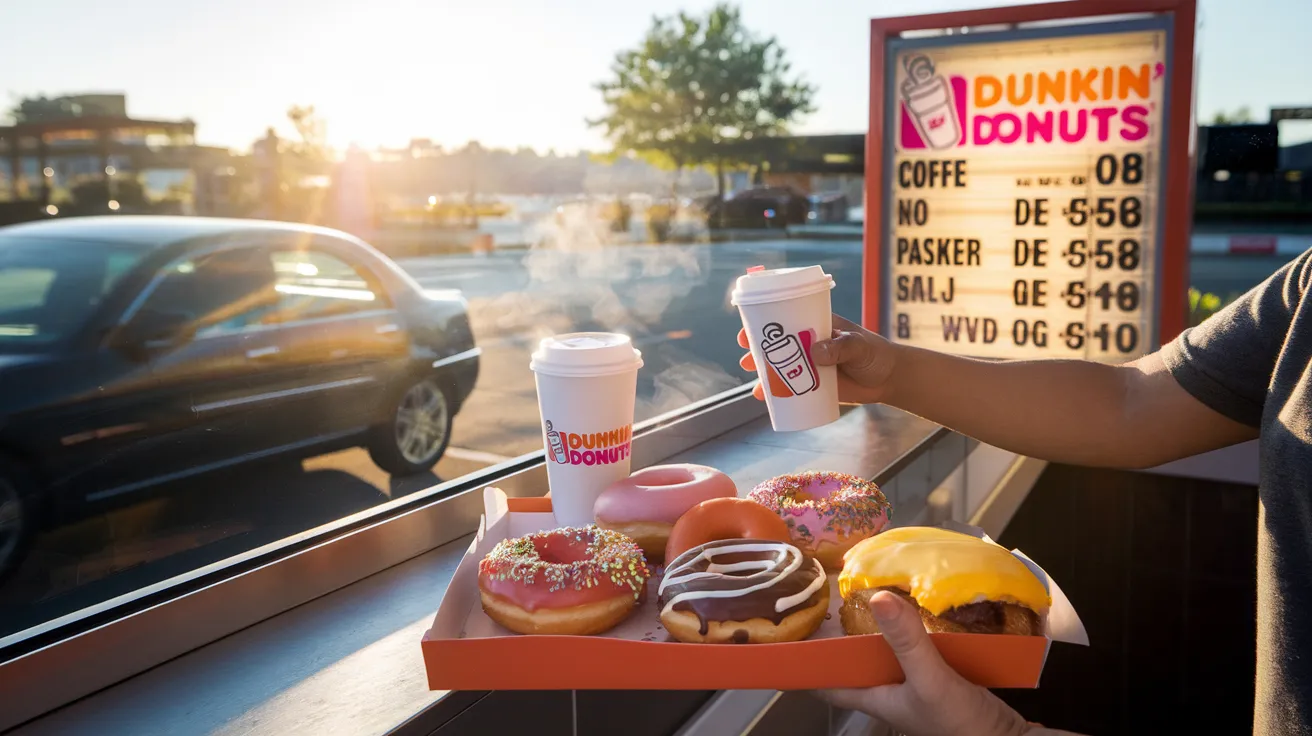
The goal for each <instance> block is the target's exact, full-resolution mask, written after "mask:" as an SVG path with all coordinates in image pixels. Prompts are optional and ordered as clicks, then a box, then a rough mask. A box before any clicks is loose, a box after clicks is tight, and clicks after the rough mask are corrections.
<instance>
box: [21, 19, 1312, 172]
mask: <svg viewBox="0 0 1312 736" xmlns="http://www.w3.org/2000/svg"><path fill="white" fill-rule="evenodd" d="M1200 2H1201V15H1202V23H1203V27H1202V29H1201V32H1200V36H1199V51H1200V55H1201V59H1200V64H1201V66H1200V72H1199V79H1198V93H1197V94H1198V97H1197V108H1198V112H1199V115H1200V117H1201V118H1204V119H1207V118H1210V117H1211V116H1212V115H1213V114H1214V113H1215V112H1217V111H1221V110H1225V111H1232V110H1235V109H1236V108H1239V107H1241V106H1247V107H1249V108H1250V109H1251V111H1252V113H1253V115H1254V118H1255V119H1257V120H1265V119H1266V115H1267V110H1268V108H1270V107H1271V106H1281V105H1293V106H1302V105H1312V76H1309V75H1308V74H1307V69H1308V68H1309V65H1308V61H1307V59H1308V56H1307V54H1308V47H1309V45H1312V35H1310V33H1309V29H1312V0H1200ZM998 4H1000V3H997V2H992V3H989V2H962V0H809V1H803V2H799V1H798V0H742V2H741V6H742V8H743V16H744V20H745V22H746V23H747V25H748V27H749V28H751V29H752V30H753V31H754V32H756V33H758V34H761V35H772V36H775V37H777V38H778V39H779V42H780V43H781V44H782V46H783V47H784V48H785V49H786V50H787V51H788V54H789V57H790V59H791V60H792V62H793V66H794V69H795V70H796V71H798V72H800V73H801V74H802V75H804V76H805V78H806V79H807V80H809V81H810V82H812V83H813V84H815V85H816V86H817V87H818V93H817V95H816V98H815V103H816V107H817V108H818V110H817V111H816V112H815V113H814V114H812V115H811V116H809V117H808V118H807V119H805V120H804V121H802V122H801V123H800V124H799V125H797V126H796V127H795V130H796V132H802V133H833V132H860V131H863V130H864V129H865V127H866V111H867V97H868V94H869V93H868V87H867V78H868V73H867V67H868V63H869V62H868V53H869V24H868V20H869V18H871V17H874V16H890V15H903V14H909V13H912V12H934V11H943V10H961V9H966V8H974V7H984V6H988V5H998ZM710 5H712V2H710V1H709V0H604V1H603V0H553V2H542V1H541V0H478V1H477V2H470V1H469V0H459V1H457V2H453V1H452V0H366V1H363V2H362V1H361V0H225V1H224V2H222V3H215V2H212V1H211V0H205V1H204V2H202V1H200V0H116V1H115V2H112V3H107V2H103V0H0V29H4V33H3V37H4V42H3V43H0V70H3V72H0V93H2V92H7V93H8V94H9V95H10V96H11V97H13V96H24V95H32V94H36V93H44V94H47V95H56V94H65V93H76V92H108V91H114V92H126V93H127V95H128V112H129V113H130V114H131V115H133V116H137V117H145V118H161V119H180V118H191V119H193V120H195V121H196V122H197V124H198V125H197V137H198V139H199V142H201V143H206V144H213V145H223V146H229V147H232V148H235V149H248V148H249V147H250V144H251V142H252V141H254V140H255V139H256V138H258V137H260V136H261V135H262V134H263V133H264V131H265V129H266V128H268V127H269V126H271V125H272V126H277V127H279V128H280V129H281V130H283V131H284V132H286V131H288V130H289V126H287V124H286V110H287V108H288V107H289V106H290V105H293V104H300V105H314V106H315V107H316V109H317V110H318V111H319V112H320V113H321V114H322V116H323V117H324V119H325V121H326V123H327V132H328V137H329V141H330V143H332V144H333V145H334V146H338V147H344V146H346V145H348V144H352V143H355V144H359V145H362V146H366V147H374V146H378V145H404V144H405V142H406V141H408V140H410V139H411V138H421V137H422V138H430V139H432V140H434V141H436V142H438V143H440V144H442V145H445V146H459V145H463V144H464V143H466V142H468V141H470V140H478V141H479V142H480V143H482V144H483V145H485V146H497V147H508V148H515V147H519V146H531V147H533V148H536V149H538V150H539V151H543V152H545V151H546V150H547V149H549V148H554V149H555V150H556V151H558V152H562V153H563V152H569V151H576V150H581V149H588V150H600V149H602V148H604V147H605V144H604V141H603V140H602V139H601V137H600V135H599V134H598V132H597V131H596V130H595V129H591V128H589V126H588V125H587V122H586V120H587V119H588V118H590V117H596V116H598V115H599V114H600V113H601V111H602V108H601V101H600V95H599V93H598V92H597V91H596V89H595V88H594V87H593V85H594V84H595V83H596V82H597V81H599V80H601V79H603V78H605V77H606V74H607V69H608V66H609V64H610V61H611V59H612V58H613V57H614V55H615V53H616V52H617V51H618V50H620V49H622V48H626V47H629V46H632V45H634V44H636V43H637V42H638V41H639V40H640V39H641V38H642V36H643V34H644V32H645V30H646V28H647V27H648V26H649V25H650V22H651V18H652V16H653V15H665V14H670V13H674V12H677V11H679V10H689V11H699V10H704V9H705V8H707V7H709V6H710ZM7 102H8V101H7V100H4V99H0V104H4V103H7ZM6 106H7V105H6ZM1302 140H1312V122H1294V123H1285V124H1282V129H1281V142H1282V143H1284V144H1288V143H1292V142H1298V141H1302Z"/></svg>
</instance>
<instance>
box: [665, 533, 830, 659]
mask: <svg viewBox="0 0 1312 736" xmlns="http://www.w3.org/2000/svg"><path fill="white" fill-rule="evenodd" d="M659 600H660V607H661V623H662V624H663V625H664V626H665V630H666V631H668V632H670V634H671V635H672V636H673V637H674V638H675V639H678V640H679V641H685V642H694V643H706V644H765V643H772V642H785V641H799V640H801V639H805V638H806V637H808V636H810V635H811V634H813V633H815V630H816V629H818V628H820V624H821V623H822V622H824V620H825V613H826V612H827V611H828V610H829V585H828V581H827V580H826V578H825V570H824V566H822V565H821V564H820V563H819V562H817V561H816V560H815V559H814V558H812V557H810V556H808V555H807V554H805V553H804V552H802V551H801V550H799V549H798V548H797V547H795V546H793V545H791V544H788V543H787V542H776V541H771V540H764V539H723V540H718V541H714V542H707V543H706V544H703V545H700V546H698V547H693V548H692V549H689V550H687V551H685V552H684V553H683V554H681V555H679V556H678V557H676V558H674V560H672V561H669V562H668V563H667V565H666V569H665V577H664V579H662V580H661V584H660V588H659Z"/></svg>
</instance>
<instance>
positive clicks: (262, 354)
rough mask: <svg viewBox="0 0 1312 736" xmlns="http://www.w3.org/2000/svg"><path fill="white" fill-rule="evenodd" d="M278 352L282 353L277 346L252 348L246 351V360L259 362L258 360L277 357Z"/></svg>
mask: <svg viewBox="0 0 1312 736" xmlns="http://www.w3.org/2000/svg"><path fill="white" fill-rule="evenodd" d="M280 352H282V350H281V349H280V348H279V347H278V346H277V345H270V346H268V347H263V348H253V349H251V350H247V351H246V358H247V359H248V360H259V359H260V358H272V357H273V356H275V355H277V354H278V353H280Z"/></svg>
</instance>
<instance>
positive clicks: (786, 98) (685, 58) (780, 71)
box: [588, 3, 815, 195]
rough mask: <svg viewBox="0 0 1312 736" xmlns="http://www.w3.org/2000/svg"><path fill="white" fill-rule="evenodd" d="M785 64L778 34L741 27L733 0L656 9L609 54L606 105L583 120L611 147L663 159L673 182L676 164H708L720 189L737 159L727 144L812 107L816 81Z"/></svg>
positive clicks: (781, 130) (782, 127)
mask: <svg viewBox="0 0 1312 736" xmlns="http://www.w3.org/2000/svg"><path fill="white" fill-rule="evenodd" d="M791 71H792V68H791V65H790V64H789V63H788V61H787V58H786V54H785V53H784V50H783V48H782V47H780V46H779V42H778V41H777V40H776V39H775V38H773V37H770V38H764V39H762V38H759V37H757V36H756V35H754V34H753V33H752V32H751V31H749V30H748V29H747V28H746V27H745V26H744V25H743V22H742V15H741V13H740V11H739V10H738V8H737V7H735V6H733V5H730V4H727V3H721V4H719V5H716V6H715V7H713V8H711V10H710V11H709V12H708V13H706V15H704V16H692V15H689V14H687V13H679V14H678V15H675V16H670V17H665V18H661V17H656V18H653V19H652V25H651V28H650V29H648V31H647V35H646V36H645V37H644V38H643V40H642V42H641V43H639V44H638V46H637V47H636V48H633V49H630V50H627V51H621V52H619V53H618V54H616V55H615V60H614V62H613V63H612V64H611V78H610V79H608V80H606V81H603V82H600V83H598V84H597V85H596V87H597V89H598V90H599V91H600V92H601V95H602V101H603V102H604V103H605V105H606V108H607V112H606V114H605V115H604V116H602V117H601V118H599V119H597V120H590V121H588V122H589V124H590V125H593V126H595V127H600V128H602V129H603V130H604V131H605V135H606V138H607V140H609V142H610V144H611V149H612V152H611V155H613V156H621V155H624V154H627V153H633V154H636V155H638V156H640V157H642V158H643V159H645V160H647V161H649V162H651V163H653V164H656V165H657V166H661V167H665V168H672V169H674V170H675V172H676V181H677V172H678V171H679V170H680V169H682V168H683V167H685V166H699V165H705V164H713V165H714V166H715V169H716V180H717V184H718V189H719V192H720V194H721V195H723V193H724V176H723V172H724V167H725V166H726V165H729V164H738V163H744V161H743V159H742V157H741V156H740V155H739V154H738V153H736V147H735V144H737V143H741V142H743V141H750V140H752V139H754V138H758V137H761V136H773V135H781V134H785V133H787V131H788V126H789V124H791V123H792V122H794V121H795V120H796V119H797V118H799V117H801V116H803V115H805V114H807V113H809V112H812V111H813V110H814V108H812V106H811V99H812V96H813V95H814V94H815V88H814V87H813V86H811V85H810V84H808V83H807V82H805V81H804V80H803V79H801V78H800V77H797V76H793V75H792V74H791Z"/></svg>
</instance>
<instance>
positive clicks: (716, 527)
mask: <svg viewBox="0 0 1312 736" xmlns="http://www.w3.org/2000/svg"><path fill="white" fill-rule="evenodd" d="M721 539H761V540H772V541H776V542H787V541H788V525H787V524H785V523H784V520H783V519H781V518H779V516H778V515H777V514H775V513H774V512H773V511H771V510H770V509H767V508H766V507H764V506H762V505H761V504H759V503H757V502H755V501H748V500H747V499H745V498H712V499H710V500H709V501H702V502H701V503H699V504H697V505H696V506H693V507H692V508H690V509H688V511H687V512H685V513H684V515H683V516H680V517H679V520H678V521H676V522H674V528H673V529H671V530H670V541H669V542H668V543H666V545H665V560H666V562H669V561H671V560H673V559H674V558H675V557H678V556H679V555H681V554H683V553H684V552H686V551H687V550H690V549H692V548H693V547H697V546H700V545H703V544H706V543H707V542H716V541H719V540H721Z"/></svg>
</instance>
